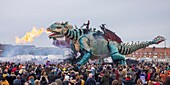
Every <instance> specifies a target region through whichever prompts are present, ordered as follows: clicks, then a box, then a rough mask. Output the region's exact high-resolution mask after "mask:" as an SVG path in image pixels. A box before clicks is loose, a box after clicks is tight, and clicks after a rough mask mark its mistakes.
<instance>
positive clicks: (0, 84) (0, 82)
mask: <svg viewBox="0 0 170 85" xmlns="http://www.w3.org/2000/svg"><path fill="white" fill-rule="evenodd" d="M0 85H10V84H9V82H8V81H7V80H6V79H5V78H4V77H3V78H2V81H0Z"/></svg>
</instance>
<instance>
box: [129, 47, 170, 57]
mask: <svg viewBox="0 0 170 85" xmlns="http://www.w3.org/2000/svg"><path fill="white" fill-rule="evenodd" d="M126 56H127V57H136V58H143V57H147V58H158V59H165V58H169V59H170V48H166V47H164V48H160V47H148V48H143V49H139V50H137V51H135V52H133V53H131V54H129V55H126Z"/></svg>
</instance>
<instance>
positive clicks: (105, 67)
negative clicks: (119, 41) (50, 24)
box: [0, 61, 170, 85]
mask: <svg viewBox="0 0 170 85" xmlns="http://www.w3.org/2000/svg"><path fill="white" fill-rule="evenodd" d="M0 85H170V63H163V62H162V63H161V62H140V63H138V64H133V63H132V64H130V65H120V64H118V65H116V64H89V63H87V64H85V65H82V66H80V65H77V64H74V65H72V64H69V63H64V62H63V63H59V64H50V62H49V61H48V62H47V63H45V64H40V65H36V64H34V63H24V64H21V63H12V62H0Z"/></svg>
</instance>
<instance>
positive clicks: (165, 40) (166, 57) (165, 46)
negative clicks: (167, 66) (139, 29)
mask: <svg viewBox="0 0 170 85" xmlns="http://www.w3.org/2000/svg"><path fill="white" fill-rule="evenodd" d="M164 50H165V51H164V57H165V58H167V57H166V38H165V41H164Z"/></svg>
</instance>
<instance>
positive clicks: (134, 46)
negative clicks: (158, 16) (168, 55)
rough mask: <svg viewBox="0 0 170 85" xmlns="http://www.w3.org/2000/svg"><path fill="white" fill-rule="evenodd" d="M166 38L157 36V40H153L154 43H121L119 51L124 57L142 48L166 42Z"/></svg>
mask: <svg viewBox="0 0 170 85" xmlns="http://www.w3.org/2000/svg"><path fill="white" fill-rule="evenodd" d="M164 40H165V38H164V37H162V36H157V37H156V38H155V39H153V40H152V41H145V42H136V43H133V42H132V43H131V44H129V43H121V44H119V45H118V50H119V53H120V54H123V55H127V54H131V53H132V52H134V51H136V50H138V49H141V48H145V47H147V46H149V45H152V44H159V43H161V42H162V41H164Z"/></svg>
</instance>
